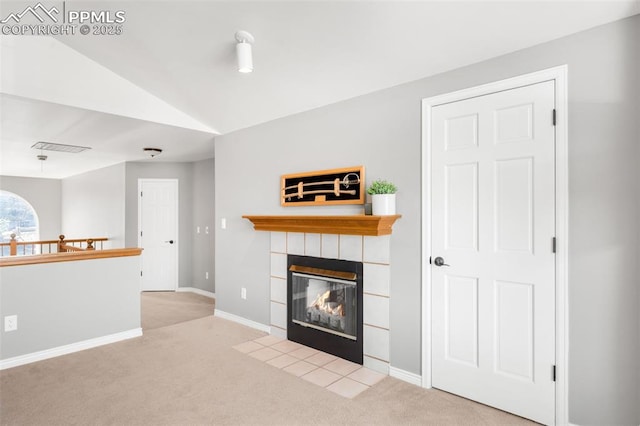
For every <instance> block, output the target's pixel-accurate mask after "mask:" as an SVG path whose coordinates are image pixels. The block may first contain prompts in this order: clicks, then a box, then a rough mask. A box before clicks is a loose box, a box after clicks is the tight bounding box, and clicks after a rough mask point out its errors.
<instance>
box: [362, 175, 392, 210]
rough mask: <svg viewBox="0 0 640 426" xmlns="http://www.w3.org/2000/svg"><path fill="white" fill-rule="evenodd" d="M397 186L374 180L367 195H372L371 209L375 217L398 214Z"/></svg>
mask: <svg viewBox="0 0 640 426" xmlns="http://www.w3.org/2000/svg"><path fill="white" fill-rule="evenodd" d="M397 190H398V189H397V188H396V186H395V185H394V184H393V183H391V182H389V181H386V180H382V179H378V180H374V181H373V182H372V183H371V185H369V188H367V193H368V194H369V195H371V204H372V206H371V209H372V212H371V213H372V214H373V215H375V216H385V215H394V214H396V191H397Z"/></svg>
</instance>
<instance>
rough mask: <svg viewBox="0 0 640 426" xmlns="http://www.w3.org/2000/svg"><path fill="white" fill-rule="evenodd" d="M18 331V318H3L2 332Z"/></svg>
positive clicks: (10, 316)
mask: <svg viewBox="0 0 640 426" xmlns="http://www.w3.org/2000/svg"><path fill="white" fill-rule="evenodd" d="M17 329H18V316H17V315H8V316H6V317H4V331H15V330H17Z"/></svg>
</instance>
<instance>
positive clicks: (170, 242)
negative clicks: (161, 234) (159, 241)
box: [165, 240, 173, 244]
mask: <svg viewBox="0 0 640 426" xmlns="http://www.w3.org/2000/svg"><path fill="white" fill-rule="evenodd" d="M165 243H169V244H173V240H169V241H165Z"/></svg>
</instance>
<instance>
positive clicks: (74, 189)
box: [62, 163, 135, 248]
mask: <svg viewBox="0 0 640 426" xmlns="http://www.w3.org/2000/svg"><path fill="white" fill-rule="evenodd" d="M124 182H125V167H124V163H122V164H116V165H115V166H110V167H105V168H103V169H98V170H94V171H91V172H87V173H82V174H80V175H76V176H73V177H69V178H66V179H63V180H62V233H63V234H64V235H65V237H66V238H68V239H73V238H89V237H107V238H109V242H108V244H107V243H105V245H104V248H121V247H124V236H125V234H124V232H125V223H124V219H125V205H124V190H125V185H124ZM132 247H135V246H132Z"/></svg>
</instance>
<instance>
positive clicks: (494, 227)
mask: <svg viewBox="0 0 640 426" xmlns="http://www.w3.org/2000/svg"><path fill="white" fill-rule="evenodd" d="M565 75H566V68H565V67H559V68H555V69H552V70H547V71H542V72H539V73H535V74H530V75H526V76H522V77H517V78H514V79H509V80H505V81H502V82H498V83H494V84H489V85H485V86H480V87H477V88H473V89H468V90H463V91H460V92H455V93H452V94H448V95H443V96H438V97H435V98H429V99H425V100H424V101H423V124H424V126H423V141H424V144H423V172H424V173H423V176H424V178H423V184H424V185H423V188H424V193H423V200H424V206H423V207H424V210H423V212H424V214H423V339H422V340H423V386H425V387H435V388H438V389H442V390H445V391H448V392H451V393H455V394H457V395H461V396H464V397H467V398H470V399H473V400H475V401H478V402H481V403H484V404H487V405H491V406H494V407H496V408H500V409H503V410H505V411H509V412H512V413H514V414H518V415H520V416H523V417H526V418H530V419H532V420H535V421H538V422H541V423H545V424H554V423H556V422H558V423H562V422H563V419H565V421H566V417H565V416H566V391H565V389H566V369H567V368H566V361H567V357H566V344H565V339H566V326H567V322H566V314H567V309H566V289H565V287H566V241H567V227H566V199H567V190H566V182H567V181H566V96H565V94H564V93H565V81H566V79H565ZM560 246H562V247H560Z"/></svg>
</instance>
